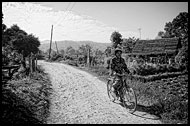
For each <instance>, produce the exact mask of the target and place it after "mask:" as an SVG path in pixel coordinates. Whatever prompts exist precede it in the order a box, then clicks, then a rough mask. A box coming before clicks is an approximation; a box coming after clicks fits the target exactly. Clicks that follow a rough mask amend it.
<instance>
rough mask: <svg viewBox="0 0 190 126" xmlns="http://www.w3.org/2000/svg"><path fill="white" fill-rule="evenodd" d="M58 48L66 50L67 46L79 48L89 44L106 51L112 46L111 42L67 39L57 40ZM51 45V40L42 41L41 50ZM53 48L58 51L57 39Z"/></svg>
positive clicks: (45, 49)
mask: <svg viewBox="0 0 190 126" xmlns="http://www.w3.org/2000/svg"><path fill="white" fill-rule="evenodd" d="M56 43H57V47H58V50H61V49H64V50H66V48H67V47H69V46H71V47H73V48H74V49H78V48H79V47H80V46H81V45H86V44H89V45H90V46H91V47H92V49H99V50H101V51H105V49H106V48H107V47H108V46H111V42H110V43H98V42H93V41H71V40H65V41H56ZM49 47H50V41H48V40H45V41H42V42H41V45H40V47H39V49H40V50H42V51H47V49H49ZM51 48H52V49H53V50H55V51H56V45H55V41H53V42H52V45H51Z"/></svg>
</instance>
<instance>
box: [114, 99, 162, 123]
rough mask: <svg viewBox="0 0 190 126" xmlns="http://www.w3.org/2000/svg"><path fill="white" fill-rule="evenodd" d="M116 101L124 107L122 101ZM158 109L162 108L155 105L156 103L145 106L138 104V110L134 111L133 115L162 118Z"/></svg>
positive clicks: (155, 118)
mask: <svg viewBox="0 0 190 126" xmlns="http://www.w3.org/2000/svg"><path fill="white" fill-rule="evenodd" d="M114 103H116V104H119V105H121V106H122V107H124V106H123V104H122V103H121V102H114ZM158 109H161V108H158V106H155V105H151V106H144V105H139V104H137V108H136V111H135V112H134V113H133V115H135V116H138V117H142V118H146V119H152V120H159V119H161V116H160V114H159V113H158V111H157V110H158Z"/></svg>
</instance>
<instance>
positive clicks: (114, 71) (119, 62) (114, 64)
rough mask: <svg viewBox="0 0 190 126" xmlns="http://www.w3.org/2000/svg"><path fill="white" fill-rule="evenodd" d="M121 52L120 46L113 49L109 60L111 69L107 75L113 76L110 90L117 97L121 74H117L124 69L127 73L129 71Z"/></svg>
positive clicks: (121, 72) (120, 84)
mask: <svg viewBox="0 0 190 126" xmlns="http://www.w3.org/2000/svg"><path fill="white" fill-rule="evenodd" d="M121 54H122V49H121V47H117V48H116V49H115V56H114V57H113V58H112V59H111V60H110V68H111V70H110V74H109V75H110V76H111V77H113V78H114V82H113V88H112V90H113V92H114V93H115V95H116V98H117V99H118V90H119V89H120V88H121V87H122V76H119V74H123V73H124V71H125V72H126V73H128V74H129V73H130V71H129V69H128V68H127V65H126V63H125V60H124V59H123V58H122V57H121Z"/></svg>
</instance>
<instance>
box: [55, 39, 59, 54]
mask: <svg viewBox="0 0 190 126" xmlns="http://www.w3.org/2000/svg"><path fill="white" fill-rule="evenodd" d="M55 45H56V49H57V54H59V51H58V48H57V43H56V41H55Z"/></svg>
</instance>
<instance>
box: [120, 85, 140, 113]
mask: <svg viewBox="0 0 190 126" xmlns="http://www.w3.org/2000/svg"><path fill="white" fill-rule="evenodd" d="M123 105H124V107H125V108H126V109H127V110H128V112H129V113H134V112H135V110H136V107H137V98H136V94H135V91H134V90H133V89H132V88H131V87H128V88H126V87H124V88H123Z"/></svg>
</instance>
